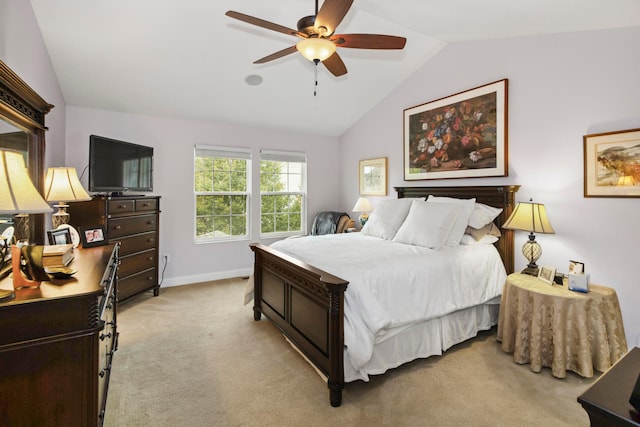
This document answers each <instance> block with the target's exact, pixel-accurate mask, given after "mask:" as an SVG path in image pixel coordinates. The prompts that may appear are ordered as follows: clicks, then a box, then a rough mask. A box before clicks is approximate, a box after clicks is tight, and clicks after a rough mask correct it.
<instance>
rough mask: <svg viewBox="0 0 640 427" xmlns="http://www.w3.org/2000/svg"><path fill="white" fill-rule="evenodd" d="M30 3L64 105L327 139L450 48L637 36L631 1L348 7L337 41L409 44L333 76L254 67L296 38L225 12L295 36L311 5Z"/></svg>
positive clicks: (366, 2) (423, 1) (154, 0)
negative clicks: (575, 35)
mask: <svg viewBox="0 0 640 427" xmlns="http://www.w3.org/2000/svg"><path fill="white" fill-rule="evenodd" d="M31 4H32V6H33V9H34V12H35V15H36V18H37V20H38V24H39V26H40V29H41V31H42V36H43V38H44V41H45V44H46V46H47V49H48V52H49V55H50V57H51V60H52V63H53V66H54V69H55V72H56V74H57V77H58V81H59V82H60V86H61V89H62V92H63V94H64V97H65V102H66V103H67V104H68V105H74V106H83V107H93V108H101V109H108V110H114V111H122V112H130V113H142V114H154V115H162V116H172V117H179V118H185V119H195V120H208V121H210V120H213V121H223V122H230V123H235V124H240V125H247V126H260V127H269V128H275V129H284V130H292V131H298V132H303V133H312V134H320V135H329V136H338V135H340V134H342V133H343V132H344V131H346V130H347V129H348V128H349V127H350V126H351V125H352V124H353V123H355V122H356V121H357V120H358V119H359V118H360V117H361V116H362V115H364V114H365V113H366V112H367V111H368V110H369V109H371V108H372V107H373V106H374V105H376V104H377V103H379V102H380V101H381V100H382V99H383V98H384V97H385V96H386V95H387V94H388V93H389V92H391V91H393V90H394V88H396V87H397V86H398V85H399V84H400V83H401V82H402V81H403V80H404V79H406V78H407V77H408V76H409V75H410V74H412V73H413V72H414V71H416V69H418V68H419V67H421V66H422V65H423V64H425V63H426V62H427V61H429V59H430V58H431V57H432V56H433V55H434V54H436V53H437V52H438V51H439V50H440V49H442V48H443V47H444V46H445V45H446V44H447V43H457V42H464V41H469V40H483V39H491V38H503V37H519V36H529V35H538V34H550V33H560V32H573V31H585V30H598V29H606V28H617V27H627V26H637V25H640V1H638V0H517V1H514V0H484V1H482V2H479V1H475V0H439V1H434V0H393V1H389V0H355V1H354V3H353V6H352V7H351V9H350V11H349V13H348V14H347V15H346V17H345V19H344V20H343V21H342V23H341V24H340V25H339V28H338V30H339V31H338V32H340V33H376V34H390V35H397V36H403V37H406V38H407V44H406V47H405V48H404V50H402V51H384V50H360V49H339V53H340V55H341V57H342V59H343V61H344V63H345V65H346V67H347V69H348V73H347V74H346V75H345V76H342V77H334V76H333V75H331V74H330V73H329V72H328V71H327V70H326V68H324V66H322V65H320V66H319V67H317V70H316V69H315V66H314V64H313V63H312V62H309V61H307V60H306V59H304V58H303V57H302V56H300V55H298V54H297V53H296V54H292V55H288V56H285V57H283V58H280V59H277V60H275V61H271V62H268V63H266V64H261V65H256V64H253V61H255V60H257V59H259V58H262V57H264V56H266V55H269V54H271V53H274V52H277V51H279V50H282V49H284V48H287V47H289V46H292V45H295V43H296V41H297V39H296V38H294V37H291V36H289V35H285V34H282V33H278V32H274V31H269V30H265V29H261V28H258V27H256V26H252V25H248V24H245V23H243V22H240V21H237V20H234V19H231V18H229V17H227V16H225V12H226V11H227V10H234V11H237V12H242V13H245V14H247V15H251V16H254V17H259V18H261V19H264V20H267V21H270V22H273V23H276V24H280V25H283V26H285V27H289V28H296V23H297V21H298V19H300V18H301V17H303V16H307V15H312V14H313V13H314V10H315V1H314V0H271V1H267V0H233V1H231V0H108V1H105V0H31ZM320 5H322V0H320ZM630 54H631V53H630ZM316 71H317V82H318V86H317V88H316V87H315V81H316ZM250 76H259V78H256V77H250ZM247 79H249V80H250V81H251V79H254V80H255V79H257V80H261V83H260V84H258V85H252V84H248V83H247ZM314 90H317V96H314Z"/></svg>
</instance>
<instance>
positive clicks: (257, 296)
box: [251, 247, 262, 321]
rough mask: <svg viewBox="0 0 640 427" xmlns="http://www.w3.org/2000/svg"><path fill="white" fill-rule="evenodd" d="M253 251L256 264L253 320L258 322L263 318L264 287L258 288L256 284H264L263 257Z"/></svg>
mask: <svg viewBox="0 0 640 427" xmlns="http://www.w3.org/2000/svg"><path fill="white" fill-rule="evenodd" d="M251 250H252V251H254V253H255V262H254V264H253V283H254V286H253V320H255V321H258V320H260V319H261V318H262V308H261V307H260V303H261V302H262V286H256V284H257V283H262V256H261V255H260V253H259V252H257V251H255V250H254V249H253V247H252V248H251Z"/></svg>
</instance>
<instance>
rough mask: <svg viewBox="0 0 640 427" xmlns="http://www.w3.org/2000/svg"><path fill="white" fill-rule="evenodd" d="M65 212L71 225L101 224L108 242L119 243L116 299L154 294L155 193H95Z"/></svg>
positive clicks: (157, 205)
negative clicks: (149, 194) (133, 194)
mask: <svg viewBox="0 0 640 427" xmlns="http://www.w3.org/2000/svg"><path fill="white" fill-rule="evenodd" d="M69 212H70V213H71V221H72V223H73V225H74V226H76V227H78V228H80V229H81V230H84V229H86V228H87V227H89V228H91V227H94V228H95V227H96V225H101V226H103V227H104V230H105V231H104V233H105V234H104V235H105V238H106V239H107V241H108V242H109V243H116V242H120V266H119V269H118V301H123V300H125V299H127V298H129V297H131V296H133V295H136V294H138V293H140V292H144V291H147V290H153V294H154V295H155V296H157V295H158V293H159V291H160V285H159V283H158V250H159V246H158V245H159V231H160V228H159V221H160V197H159V196H118V197H112V196H103V195H96V196H94V197H93V199H92V200H89V201H86V202H76V203H72V204H71V205H70V206H69Z"/></svg>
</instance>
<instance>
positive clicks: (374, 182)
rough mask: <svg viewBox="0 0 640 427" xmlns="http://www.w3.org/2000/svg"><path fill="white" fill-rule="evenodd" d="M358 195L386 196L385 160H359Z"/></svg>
mask: <svg viewBox="0 0 640 427" xmlns="http://www.w3.org/2000/svg"><path fill="white" fill-rule="evenodd" d="M360 195H361V196H386V195H387V158H386V157H380V158H377V159H368V160H360Z"/></svg>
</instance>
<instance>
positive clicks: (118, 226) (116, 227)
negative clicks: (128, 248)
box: [113, 225, 122, 230]
mask: <svg viewBox="0 0 640 427" xmlns="http://www.w3.org/2000/svg"><path fill="white" fill-rule="evenodd" d="M113 228H115V229H116V230H120V229H121V228H122V226H120V225H116V226H115V227H113Z"/></svg>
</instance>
